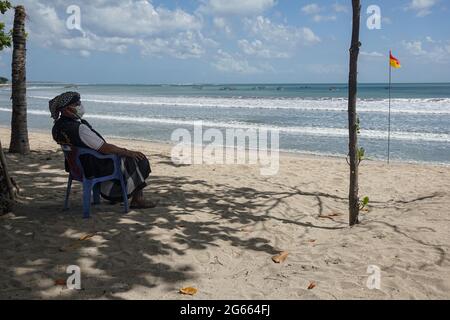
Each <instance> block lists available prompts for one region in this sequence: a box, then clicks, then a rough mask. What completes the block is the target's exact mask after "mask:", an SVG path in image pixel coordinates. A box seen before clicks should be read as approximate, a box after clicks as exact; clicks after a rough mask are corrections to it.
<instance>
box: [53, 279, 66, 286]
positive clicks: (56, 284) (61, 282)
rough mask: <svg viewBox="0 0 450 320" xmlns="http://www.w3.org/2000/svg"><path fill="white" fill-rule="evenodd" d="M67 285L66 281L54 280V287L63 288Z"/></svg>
mask: <svg viewBox="0 0 450 320" xmlns="http://www.w3.org/2000/svg"><path fill="white" fill-rule="evenodd" d="M66 284H67V282H66V279H56V280H55V286H65V285H66Z"/></svg>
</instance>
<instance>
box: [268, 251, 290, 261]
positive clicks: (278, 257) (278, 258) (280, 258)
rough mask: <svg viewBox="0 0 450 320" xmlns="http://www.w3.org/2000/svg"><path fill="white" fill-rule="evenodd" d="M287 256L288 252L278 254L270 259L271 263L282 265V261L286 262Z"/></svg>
mask: <svg viewBox="0 0 450 320" xmlns="http://www.w3.org/2000/svg"><path fill="white" fill-rule="evenodd" d="M288 255H289V252H287V251H283V252H281V253H280V254H278V255H276V256H273V257H272V261H273V262H275V263H282V262H284V260H286V258H287V257H288Z"/></svg>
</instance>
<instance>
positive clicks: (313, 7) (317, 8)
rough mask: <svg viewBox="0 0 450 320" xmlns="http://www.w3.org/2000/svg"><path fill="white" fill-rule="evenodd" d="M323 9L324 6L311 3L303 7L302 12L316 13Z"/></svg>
mask: <svg viewBox="0 0 450 320" xmlns="http://www.w3.org/2000/svg"><path fill="white" fill-rule="evenodd" d="M320 11H322V8H321V7H320V6H319V5H318V4H317V3H310V4H307V5H306V6H304V7H302V12H303V13H305V14H316V13H319V12H320Z"/></svg>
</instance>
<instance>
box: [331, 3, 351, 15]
mask: <svg viewBox="0 0 450 320" xmlns="http://www.w3.org/2000/svg"><path fill="white" fill-rule="evenodd" d="M333 10H334V11H335V12H343V13H348V12H349V8H348V7H347V6H345V5H342V4H340V3H335V4H333Z"/></svg>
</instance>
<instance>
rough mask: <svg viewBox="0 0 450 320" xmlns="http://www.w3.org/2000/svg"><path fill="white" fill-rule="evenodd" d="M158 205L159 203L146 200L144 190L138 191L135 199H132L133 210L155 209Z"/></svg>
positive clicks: (134, 196)
mask: <svg viewBox="0 0 450 320" xmlns="http://www.w3.org/2000/svg"><path fill="white" fill-rule="evenodd" d="M157 205H158V203H157V202H153V201H148V200H145V198H144V191H143V189H141V190H139V191H136V192H135V193H134V195H133V199H131V208H136V209H139V208H140V209H146V208H154V207H156V206H157Z"/></svg>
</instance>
